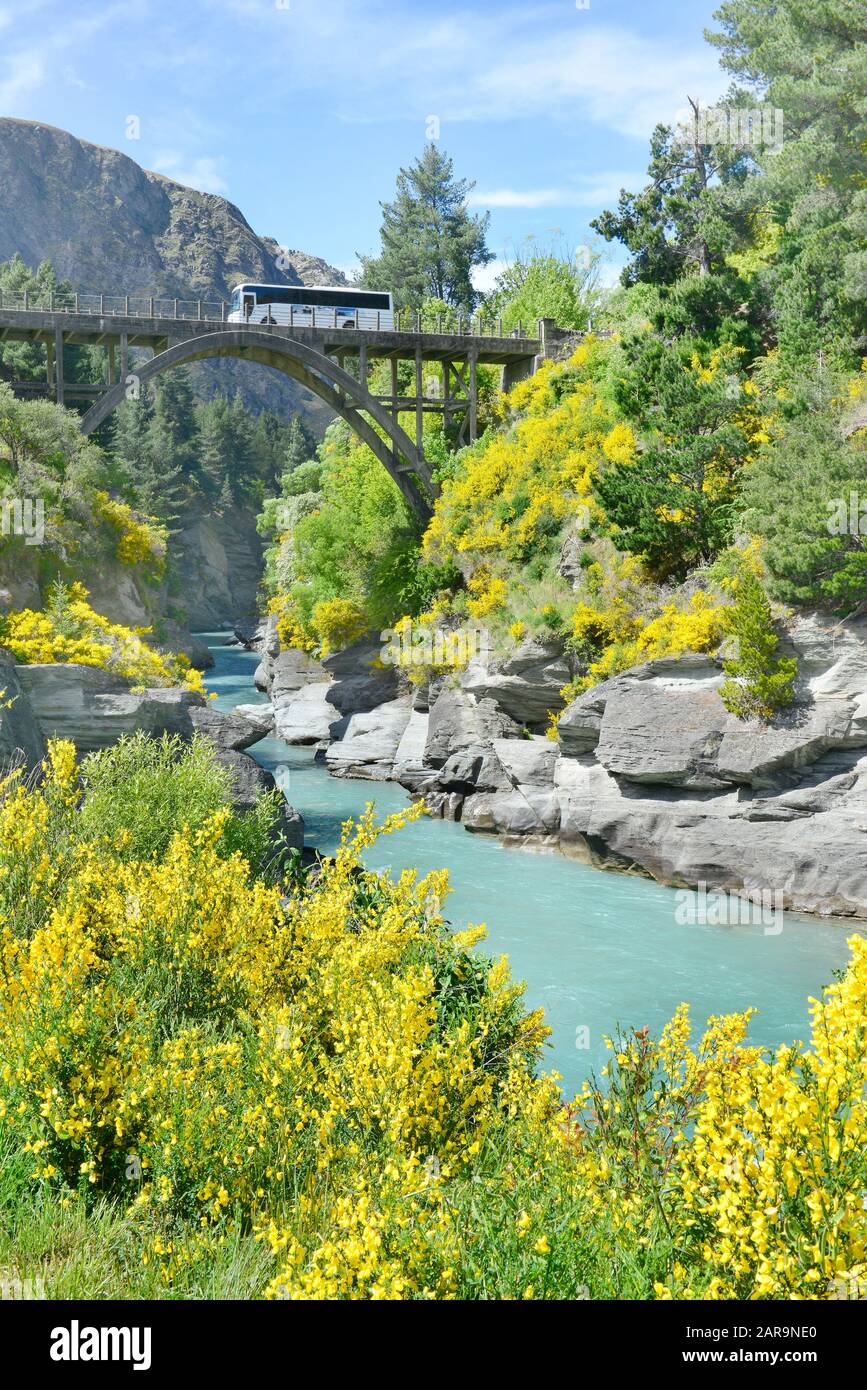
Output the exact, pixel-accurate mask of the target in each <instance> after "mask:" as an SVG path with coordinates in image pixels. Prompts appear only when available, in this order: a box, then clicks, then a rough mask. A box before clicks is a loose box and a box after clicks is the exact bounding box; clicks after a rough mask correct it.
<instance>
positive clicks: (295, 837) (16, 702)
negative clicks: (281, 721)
mask: <svg viewBox="0 0 867 1390" xmlns="http://www.w3.org/2000/svg"><path fill="white" fill-rule="evenodd" d="M251 708H253V709H255V708H256V707H255V706H252V707H251ZM139 731H143V732H144V733H147V734H150V735H152V736H155V737H158V736H160V735H162V734H168V735H172V736H177V737H179V738H181V739H183V740H184V741H185V742H189V741H190V740H191V739H193V738H194V737H196V736H200V737H205V738H208V739H209V740H210V741H211V743H213V745H214V748H215V761H216V762H217V763H219V764H220V765H221V766H223V767H226V768H227V769H228V770H229V773H230V775H231V781H232V786H233V800H234V804H235V806H236V808H237V809H238V810H239V811H241V812H242V813H243V812H246V811H248V810H250V809H251V808H252V806H253V805H254V804H255V801H256V798H257V796H258V795H259V794H260V793H261V792H263V791H272V790H273V789H274V788H275V786H276V783H275V781H274V778H273V777H272V775H271V773H270V772H266V771H265V769H264V768H262V767H260V765H259V764H258V763H257V762H256V761H255V759H253V758H251V757H250V756H249V755H248V754H247V753H246V752H245V751H244V750H245V749H247V748H250V747H251V746H252V745H253V744H254V743H257V742H258V741H259V740H260V739H261V738H262V737H263V732H265V731H264V730H263V726H262V723H261V722H254V721H252V720H250V719H245V718H243V717H242V716H240V715H238V714H227V713H226V712H225V711H223V710H215V709H212V708H211V706H210V705H209V704H207V703H206V702H205V700H204V698H203V697H202V696H201V695H199V694H197V693H196V692H195V691H192V690H131V689H130V687H129V685H128V683H127V682H126V681H124V680H122V679H120V678H119V677H117V676H112V675H110V674H109V673H108V672H107V671H103V670H100V669H99V668H97V667H94V666H79V665H75V664H73V663H68V664H63V663H60V662H57V663H52V664H46V665H42V666H17V665H16V664H15V662H14V660H13V658H12V656H11V655H10V654H9V653H8V652H6V651H5V650H3V649H2V648H0V765H2V766H0V772H2V770H3V769H5V768H8V767H14V766H20V765H23V766H25V767H27V768H30V769H32V768H35V767H37V766H38V764H39V763H40V762H41V761H42V759H43V757H44V756H45V748H46V742H47V740H48V739H52V738H57V739H67V740H68V741H69V742H71V743H74V744H75V747H76V750H77V752H79V753H81V754H85V753H92V752H97V751H98V750H99V749H102V748H108V747H110V746H111V745H112V744H114V743H116V742H117V741H118V739H120V738H121V737H123V736H124V735H125V734H133V733H136V732H139ZM278 830H279V833H278V835H277V840H278V841H279V844H280V845H282V846H283V847H284V848H295V849H301V848H302V846H303V843H304V821H303V819H302V817H301V815H300V813H299V812H298V811H296V810H295V808H294V807H292V806H290V805H288V803H285V798H284V807H283V814H282V817H281V823H280V826H279V827H278ZM275 847H277V846H276V845H275Z"/></svg>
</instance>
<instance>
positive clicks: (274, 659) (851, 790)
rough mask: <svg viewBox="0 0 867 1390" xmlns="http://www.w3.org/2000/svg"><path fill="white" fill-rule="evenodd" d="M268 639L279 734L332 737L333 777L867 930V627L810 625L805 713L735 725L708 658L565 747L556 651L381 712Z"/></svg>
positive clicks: (629, 687)
mask: <svg viewBox="0 0 867 1390" xmlns="http://www.w3.org/2000/svg"><path fill="white" fill-rule="evenodd" d="M261 640H262V644H263V663H262V666H261V667H260V671H259V679H260V683H262V684H263V685H264V687H265V688H268V689H270V691H271V700H272V709H273V718H274V722H275V726H276V730H277V733H278V734H282V736H283V737H284V738H287V740H288V741H290V742H315V741H318V740H322V741H323V742H324V743H326V744H327V748H326V749H325V759H326V762H327V764H328V768H329V770H330V771H331V772H332V773H334V774H335V775H338V776H350V777H367V778H371V779H374V780H377V779H383V778H391V779H393V780H396V781H399V782H401V783H402V784H403V785H404V786H405V787H407V789H408V790H409V791H411V792H412V793H413V794H416V795H421V796H423V797H424V799H425V801H426V803H427V805H428V807H429V808H430V809H431V810H432V811H433V812H434V813H435V814H439V815H442V816H446V817H448V818H450V819H453V820H459V821H461V822H462V823H463V825H464V826H465V827H466V829H467V830H470V831H475V832H488V833H493V834H499V835H502V836H503V837H504V838H505V839H506V840H507V842H510V843H513V844H516V845H520V844H523V845H532V846H535V847H540V848H548V849H559V850H561V851H562V852H564V853H566V854H568V855H570V856H573V857H575V858H579V859H582V860H584V861H586V862H588V863H591V864H594V865H595V866H597V867H600V868H613V869H621V870H626V871H630V872H637V873H644V874H649V875H651V876H652V877H654V878H656V879H657V880H658V881H659V882H661V883H666V884H672V885H676V886H678V887H689V888H694V887H696V886H699V885H702V884H703V885H706V887H707V888H708V889H709V890H715V891H722V892H726V893H736V894H740V895H743V896H745V897H749V898H752V899H753V900H754V901H756V902H765V901H766V900H768V895H772V896H773V900H774V902H775V903H777V902H778V903H779V904H780V905H781V906H782V907H784V908H787V909H792V910H797V911H807V912H816V913H822V914H837V915H841V916H852V917H857V918H867V619H865V618H860V619H849V620H847V621H846V622H842V623H838V622H836V621H834V620H833V619H831V618H824V617H822V615H813V616H811V617H809V618H801V619H798V620H796V621H795V622H793V624H792V625H791V627H790V630H789V634H788V641H789V646H790V650H791V651H793V652H794V653H796V654H797V656H798V659H799V681H798V685H797V690H796V700H795V703H794V705H793V706H792V707H791V708H790V709H789V710H787V711H786V712H785V713H784V714H782V715H780V716H779V717H778V718H776V719H775V720H774V721H773V722H772V723H771V724H762V723H758V722H756V721H751V722H746V723H745V722H741V721H739V720H737V719H735V718H734V717H733V716H732V715H730V714H729V713H728V711H727V710H726V709H725V706H724V705H723V703H722V700H721V699H720V695H719V687H720V685H721V683H722V680H723V675H722V671H721V669H720V666H719V664H718V663H716V662H714V661H713V660H712V659H711V658H709V657H707V656H700V655H697V654H695V655H687V656H685V657H681V658H678V659H674V658H672V659H667V660H663V661H656V662H652V663H650V664H648V665H646V666H641V667H636V668H635V669H633V670H631V671H628V672H625V673H624V674H623V675H621V676H617V677H615V678H614V679H612V680H609V681H606V682H605V683H604V684H603V685H600V686H597V687H596V688H595V689H592V690H590V691H588V692H587V693H586V694H585V695H583V696H581V697H580V698H579V699H578V700H576V701H574V702H573V703H572V704H571V705H570V706H569V707H568V708H567V709H566V710H565V711H564V713H563V714H562V716H561V719H560V724H559V740H558V742H556V743H552V741H551V740H550V739H548V738H546V737H544V736H543V735H542V734H541V733H540V732H538V730H539V727H540V711H544V710H545V709H551V708H557V707H558V700H559V696H558V691H559V688H560V686H562V684H563V670H564V658H563V654H562V652H561V651H558V650H557V649H556V647H555V646H553V645H551V646H547V645H544V644H540V643H535V642H528V643H526V644H525V646H524V647H523V648H521V649H520V650H518V651H517V652H515V653H513V654H512V656H511V657H510V658H509V659H508V660H507V661H506V662H505V663H503V664H502V665H500V666H499V667H498V668H496V669H486V668H484V667H480V666H475V667H470V668H469V669H468V670H467V671H465V672H464V673H463V675H462V676H461V677H460V678H459V679H457V678H455V679H451V680H447V681H441V682H439V683H438V684H437V685H435V686H434V687H432V688H431V689H430V690H429V691H427V692H422V693H421V694H418V693H416V694H415V695H413V694H412V693H410V691H408V690H407V689H406V688H404V689H402V690H401V689H400V688H398V689H396V690H395V689H394V688H393V686H389V687H388V688H386V686H385V685H383V688H382V690H381V692H380V696H379V701H378V702H377V703H376V704H375V705H372V704H371V701H370V698H369V693H368V697H367V698H366V699H365V700H364V701H363V702H359V700H358V699H357V698H356V697H355V691H356V690H357V689H359V685H358V681H357V680H356V681H355V683H354V684H353V682H352V681H351V680H349V679H348V677H347V673H346V671H341V670H337V671H333V672H329V671H327V670H324V669H322V668H319V669H318V670H307V669H306V668H304V663H305V662H307V661H308V658H304V657H302V656H301V654H299V653H293V652H283V653H279V654H278V653H277V652H276V649H275V646H274V643H273V640H272V637H271V634H270V633H268V632H267V631H266V632H265V633H264V634H263V635H262V639H261ZM346 664H347V661H346V654H344V666H346ZM356 674H358V673H356ZM382 675H383V673H380V678H382ZM290 676H291V678H290ZM365 679H366V680H369V677H365ZM559 703H560V704H562V701H559ZM534 730H535V731H536V732H533V731H534Z"/></svg>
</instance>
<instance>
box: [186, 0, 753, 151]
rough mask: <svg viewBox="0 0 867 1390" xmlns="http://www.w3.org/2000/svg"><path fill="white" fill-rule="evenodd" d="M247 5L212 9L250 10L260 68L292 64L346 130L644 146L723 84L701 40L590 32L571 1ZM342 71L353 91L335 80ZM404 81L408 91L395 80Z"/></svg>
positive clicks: (296, 77) (217, 2)
mask: <svg viewBox="0 0 867 1390" xmlns="http://www.w3.org/2000/svg"><path fill="white" fill-rule="evenodd" d="M248 4H249V0H209V5H210V7H211V8H217V9H222V10H223V12H224V13H227V12H228V13H229V14H232V13H234V14H236V15H237V14H238V12H239V11H238V7H239V5H243V13H244V17H245V21H246V23H247V24H248V25H254V24H256V23H257V20H258V28H259V31H260V39H259V43H258V46H257V53H258V54H259V61H260V62H261V63H262V65H263V69H265V68H268V67H269V66H270V69H271V70H274V69H277V70H285V68H286V64H287V62H288V63H290V65H291V73H292V84H293V86H295V87H300V88H303V89H305V90H317V91H322V92H326V93H330V94H331V95H332V96H333V99H334V105H335V109H336V113H337V114H338V115H339V116H340V117H341V118H342V119H344V120H346V121H350V122H359V121H360V122H367V121H388V120H407V119H416V120H424V119H425V116H426V115H428V114H434V115H438V116H439V118H440V121H441V122H442V123H443V125H446V124H447V123H448V122H450V121H451V122H463V121H512V120H517V119H522V120H526V119H534V120H547V121H552V122H553V121H557V122H570V123H572V124H575V125H576V126H577V128H578V129H579V130H580V129H582V128H583V129H584V130H585V131H586V130H587V129H588V127H589V126H590V125H591V124H598V125H603V126H608V127H609V128H611V129H613V130H616V131H618V132H619V133H620V134H624V135H629V136H637V137H640V138H644V139H646V138H647V136H648V135H649V134H650V131H651V130H652V128H653V126H654V125H655V124H656V123H657V122H658V121H663V122H666V123H669V122H671V121H673V120H674V118H675V113H676V111H677V110H678V108H679V107H681V106H682V105H683V102H684V98H685V96H686V94H687V93H688V94H689V95H690V96H693V97H698V98H699V99H701V100H703V101H712V100H715V99H716V98H717V97H718V95H719V93H720V91H721V90H722V89H723V88H724V87H725V86H726V85H727V84H726V81H725V79H724V77H723V75H722V73H721V72H720V69H719V65H718V60H717V56H716V53H715V52H714V50H713V49H711V48H710V47H709V46H708V45H707V44H705V43H704V42H702V41H701V40H700V39H699V38H698V36H697V35H693V34H684V35H683V36H681V35H679V34H675V35H674V36H672V35H671V34H665V35H660V36H659V37H648V36H646V35H644V34H642V33H639V32H636V31H635V30H632V29H630V28H627V27H625V26H624V25H623V24H619V25H615V24H613V23H606V24H605V25H604V26H603V25H602V24H601V23H598V22H595V23H594V20H593V17H592V16H590V15H588V14H576V12H575V11H574V9H572V8H571V7H570V6H567V5H565V4H564V3H556V4H554V3H550V4H537V5H534V6H532V7H527V6H520V7H515V8H510V7H508V6H503V7H500V6H493V5H490V4H489V3H485V4H482V3H479V2H478V0H476V3H474V4H471V5H467V6H465V7H464V8H463V9H462V11H461V12H460V13H459V14H454V15H451V16H447V17H446V18H444V19H436V18H432V17H431V14H430V9H429V7H428V6H417V7H416V6H413V7H411V8H410V6H408V5H404V4H400V3H397V2H396V0H389V2H388V3H378V4H368V5H358V4H357V3H350V0H331V3H329V4H327V5H324V4H309V3H305V0H292V8H291V10H290V11H282V12H281V11H279V10H276V8H272V7H271V6H270V5H263V6H262V8H261V9H260V10H259V11H258V12H257V13H252V12H251V10H250V8H248ZM287 17H288V18H289V19H290V21H291V22H289V23H287V22H286V20H287ZM264 34H267V43H266V44H264V45H263V44H262V39H261V36H262V35H264ZM299 53H303V55H304V61H303V62H298V61H297V59H298V55H299ZM360 54H362V55H363V61H361V62H359V61H358V59H359V55H360ZM344 70H349V71H351V72H352V80H351V82H347V83H341V82H339V81H337V80H336V74H338V73H340V72H342V71H344ZM408 74H411V75H412V80H411V81H407V80H396V75H403V76H404V77H405V76H406V75H408ZM277 91H278V92H279V88H278V89H277Z"/></svg>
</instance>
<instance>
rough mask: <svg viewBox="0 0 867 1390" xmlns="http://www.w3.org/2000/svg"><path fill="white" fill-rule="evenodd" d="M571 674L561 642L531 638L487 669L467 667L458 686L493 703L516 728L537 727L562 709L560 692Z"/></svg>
mask: <svg viewBox="0 0 867 1390" xmlns="http://www.w3.org/2000/svg"><path fill="white" fill-rule="evenodd" d="M573 674H574V667H573V664H572V662H571V661H570V660H569V659H568V658H567V657H566V655H565V653H564V650H563V644H562V642H559V641H555V640H551V641H541V640H540V639H538V638H533V639H528V640H527V641H525V642H522V643H521V645H520V646H519V647H518V648H517V649H516V650H515V651H514V652H511V653H510V655H509V656H508V657H507V658H505V660H503V661H502V662H496V663H493V664H492V665H491V666H490V667H488V668H486V667H485V666H482V665H477V664H471V665H470V666H469V667H468V668H467V670H466V671H465V672H464V675H463V677H462V678H461V685H462V687H463V689H464V690H466V691H469V693H470V694H471V695H474V696H475V697H476V699H478V700H484V699H491V700H495V701H496V703H497V705H498V706H499V708H500V709H501V710H504V711H505V713H506V714H507V715H509V716H510V717H511V718H512V719H514V720H516V721H517V722H518V723H519V724H531V725H540V724H545V723H546V722H547V720H548V716H549V714H550V712H551V711H552V710H553V711H557V710H561V709H562V708H563V705H564V700H563V697H562V695H561V694H560V691H561V689H562V688H563V686H564V685H567V684H568V682H569V681H570V680H571V679H572V676H573Z"/></svg>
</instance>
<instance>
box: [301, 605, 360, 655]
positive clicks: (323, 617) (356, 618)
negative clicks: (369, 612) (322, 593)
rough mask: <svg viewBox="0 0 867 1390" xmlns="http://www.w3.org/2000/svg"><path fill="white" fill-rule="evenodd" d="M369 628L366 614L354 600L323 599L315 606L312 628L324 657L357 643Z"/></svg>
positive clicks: (311, 620)
mask: <svg viewBox="0 0 867 1390" xmlns="http://www.w3.org/2000/svg"><path fill="white" fill-rule="evenodd" d="M369 626H370V622H369V619H368V618H367V616H366V614H365V613H364V612H363V611H362V609H361V608H359V606H358V604H357V603H354V602H353V601H352V599H347V598H329V599H321V600H320V601H319V603H315V604H314V605H313V612H312V614H311V618H310V627H311V629H312V631H313V635H314V637H315V638H316V641H317V644H318V647H319V651H320V654H321V655H322V656H328V654H329V652H332V651H334V650H335V649H339V648H340V647H347V646H349V644H350V643H351V642H356V641H357V640H358V638H359V637H362V636H363V635H364V633H365V632H366V631H367V630H368V628H369Z"/></svg>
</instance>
